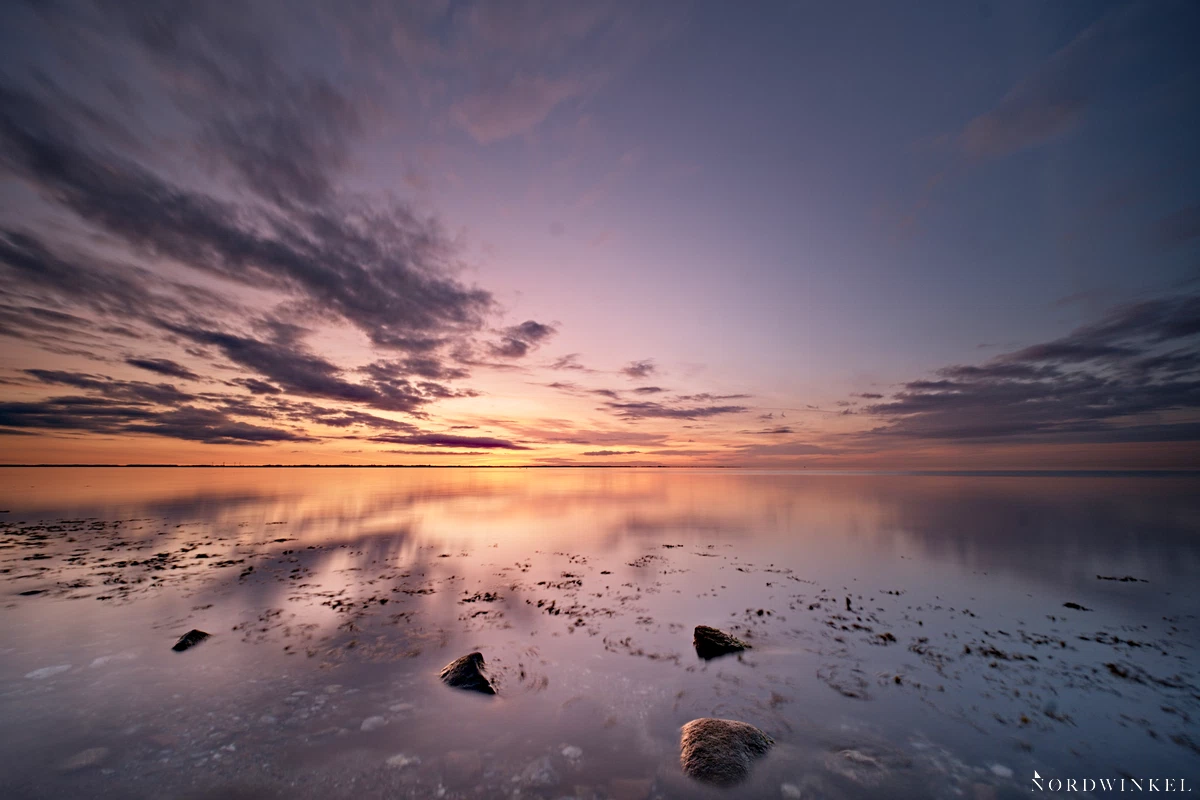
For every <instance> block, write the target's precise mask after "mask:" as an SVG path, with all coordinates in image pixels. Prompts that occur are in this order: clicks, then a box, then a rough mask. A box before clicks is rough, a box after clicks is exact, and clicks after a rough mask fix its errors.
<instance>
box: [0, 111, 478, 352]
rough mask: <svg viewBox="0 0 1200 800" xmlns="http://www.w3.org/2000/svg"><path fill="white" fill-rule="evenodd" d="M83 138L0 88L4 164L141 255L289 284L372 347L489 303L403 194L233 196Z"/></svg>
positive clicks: (446, 326) (474, 324) (418, 347)
mask: <svg viewBox="0 0 1200 800" xmlns="http://www.w3.org/2000/svg"><path fill="white" fill-rule="evenodd" d="M83 141H85V137H84V136H82V135H81V134H80V133H79V132H78V131H76V130H75V128H74V126H73V125H72V124H71V122H70V121H69V120H67V119H65V118H63V116H62V115H61V114H60V113H58V112H57V111H56V110H53V109H51V108H50V107H49V106H48V105H46V104H45V103H44V102H43V101H42V100H41V99H39V98H37V97H35V96H34V95H33V94H31V93H29V92H24V91H20V90H14V89H12V88H9V87H3V88H0V151H3V152H4V153H5V156H4V161H3V163H4V165H5V166H6V167H7V168H8V169H9V170H10V171H12V172H14V173H16V174H18V175H20V176H21V177H23V178H24V179H25V180H27V181H29V182H31V183H32V184H33V185H35V186H36V187H37V188H39V189H40V190H41V191H42V192H44V193H45V194H46V195H47V196H49V197H53V198H54V199H55V201H56V202H57V203H59V204H60V205H61V206H63V207H65V208H67V209H69V210H70V211H72V212H73V213H74V214H75V215H77V216H78V217H79V218H80V219H81V220H82V221H84V222H87V223H89V224H91V225H94V226H96V227H97V228H99V229H101V230H103V231H105V232H106V233H108V234H109V235H111V236H114V237H117V238H118V239H120V240H122V241H124V242H125V244H126V245H127V246H129V247H131V248H133V249H134V250H135V251H137V252H139V253H141V254H143V255H146V256H150V257H157V258H169V259H175V260H177V261H179V262H181V263H184V264H186V265H187V266H188V267H191V268H192V269H195V270H199V271H201V272H204V273H208V274H211V275H215V276H218V277H221V278H224V279H227V280H230V281H233V282H235V283H240V284H243V285H246V286H249V287H253V288H258V289H268V290H274V291H279V292H283V293H286V294H290V295H293V296H294V297H297V298H298V299H300V300H302V301H305V302H308V303H311V304H313V305H314V306H315V307H316V308H319V309H321V310H322V311H323V312H325V313H331V314H335V315H337V316H338V317H340V318H342V319H344V320H345V321H346V322H348V323H350V324H352V325H355V326H357V327H359V328H360V329H362V330H363V331H364V332H365V333H366V334H367V335H368V337H369V338H370V339H371V341H372V342H373V343H374V344H376V345H377V346H380V347H394V348H400V349H408V350H414V351H422V350H428V349H430V348H432V347H436V346H437V344H438V343H439V341H440V340H441V339H440V337H443V336H445V335H447V334H453V333H456V332H457V333H460V334H461V333H463V332H467V331H471V330H475V329H478V328H479V327H480V326H481V325H482V321H483V317H484V315H485V314H487V313H490V312H491V311H492V310H493V305H494V304H493V300H492V298H491V295H490V294H489V293H487V292H485V291H483V290H481V289H475V288H470V287H467V286H464V285H462V284H461V283H459V282H458V281H457V280H455V279H454V278H452V277H449V275H448V271H449V269H450V267H451V264H452V262H453V259H454V253H455V249H454V245H453V244H452V243H451V241H450V240H449V239H448V238H447V237H446V236H445V235H444V233H443V232H442V231H441V228H440V226H439V225H438V224H437V223H436V222H433V221H431V220H425V219H421V218H420V217H418V216H417V215H416V214H415V213H414V212H412V211H411V210H410V209H409V208H407V207H406V206H404V205H402V204H398V203H388V202H378V201H376V202H371V203H368V202H366V201H361V200H359V201H356V200H352V199H346V200H344V201H343V200H339V202H338V203H337V204H333V203H330V204H327V205H325V206H322V207H320V208H305V209H278V208H276V209H272V208H266V207H251V206H245V205H237V204H235V203H234V202H232V201H225V200H221V199H217V198H216V197H214V196H212V195H209V194H205V193H203V192H201V191H199V190H196V189H189V188H185V187H183V186H181V185H178V184H175V183H172V182H170V181H168V180H166V179H164V178H162V177H161V176H159V175H158V174H156V173H154V172H152V171H150V170H149V169H147V168H146V167H144V166H142V165H139V164H137V163H135V162H133V161H131V160H129V159H128V158H125V157H122V156H120V155H118V154H117V153H115V152H111V151H109V152H104V151H101V150H99V149H97V146H96V144H95V143H89V144H88V145H84V144H82V142H83ZM9 239H10V245H17V246H20V245H22V244H27V243H26V242H24V241H21V240H17V241H14V240H13V239H12V236H11V235H10V237H9Z"/></svg>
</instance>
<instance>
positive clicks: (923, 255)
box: [0, 0, 1200, 469]
mask: <svg viewBox="0 0 1200 800" xmlns="http://www.w3.org/2000/svg"><path fill="white" fill-rule="evenodd" d="M1197 30H1200V5H1197V4H1195V3H1192V2H1187V0H1181V1H1180V2H1171V0H1162V1H1161V2H1145V3H1102V2H1095V1H1094V0H1086V1H1082V0H1081V1H1080V2H1071V1H1070V0H1060V1H1057V2H1053V3H1046V2H1032V1H1030V2H1026V1H1025V0H1013V1H1012V2H941V3H938V2H929V3H920V4H909V3H889V2H872V3H865V2H846V3H817V2H789V3H745V4H735V3H723V2H699V1H698V2H653V1H652V2H639V3H633V2H618V3H607V2H588V3H562V2H554V1H553V0H547V1H546V2H537V1H535V0H512V1H511V2H494V3H493V2H456V1H451V0H427V1H425V2H414V3H403V2H378V1H376V0H355V2H353V3H335V2H313V1H312V0H257V1H256V2H251V3H246V4H240V3H239V4H236V5H235V4H227V3H223V2H211V3H194V2H176V1H175V0H167V1H165V2H156V3H152V4H151V3H142V2H133V1H132V0H96V1H95V2H84V1H83V0H80V1H79V2H73V1H72V0H45V1H44V2H33V0H28V1H26V2H10V3H5V4H3V5H2V7H0V444H2V449H0V463H113V464H124V463H163V464H170V463H182V464H396V465H412V464H442V465H543V466H552V465H588V466H613V465H647V466H649V465H668V466H714V465H720V466H748V467H772V468H815V469H831V468H850V469H876V468H878V469H1038V468H1044V469H1089V468H1094V469H1167V468H1200V148H1198V147H1197V146H1196V142H1197V141H1200V51H1198V50H1197V49H1196V48H1195V47H1194V46H1192V45H1193V44H1194V39H1195V33H1196V31H1197Z"/></svg>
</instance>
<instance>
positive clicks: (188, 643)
mask: <svg viewBox="0 0 1200 800" xmlns="http://www.w3.org/2000/svg"><path fill="white" fill-rule="evenodd" d="M208 637H209V634H207V633H205V632H204V631H202V630H198V629H195V628H193V629H192V630H190V631H188V632H187V633H185V634H184V635H183V636H180V637H179V641H178V642H176V643H175V645H174V646H173V647H172V648H171V649H172V650H174V651H175V652H176V653H182V652H183V651H184V650H189V649H191V648H193V647H195V646H196V645H198V644H200V643H201V642H203V641H204V640H205V639H207V638H208Z"/></svg>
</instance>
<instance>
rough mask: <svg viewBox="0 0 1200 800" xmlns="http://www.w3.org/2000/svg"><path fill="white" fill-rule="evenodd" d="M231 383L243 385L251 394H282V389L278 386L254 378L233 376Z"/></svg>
mask: <svg viewBox="0 0 1200 800" xmlns="http://www.w3.org/2000/svg"><path fill="white" fill-rule="evenodd" d="M232 383H235V384H237V385H239V386H244V387H245V388H246V389H249V390H250V393H251V394H283V390H282V389H280V388H279V387H278V386H272V385H271V384H269V383H267V382H265V381H260V380H257V379H256V378H234V379H233V381H232Z"/></svg>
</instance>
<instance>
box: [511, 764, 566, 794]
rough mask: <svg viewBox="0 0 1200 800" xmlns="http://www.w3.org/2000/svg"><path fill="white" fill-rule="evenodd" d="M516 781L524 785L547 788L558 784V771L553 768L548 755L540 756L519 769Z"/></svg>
mask: <svg viewBox="0 0 1200 800" xmlns="http://www.w3.org/2000/svg"><path fill="white" fill-rule="evenodd" d="M518 782H519V783H520V784H521V785H522V786H525V787H532V788H537V789H548V788H550V787H552V786H557V785H558V782H559V777H558V771H557V770H555V769H554V763H553V762H552V761H551V760H550V756H542V757H541V758H539V759H537V760H536V761H533V762H531V763H530V764H528V765H527V766H526V767H525V769H523V770H521V774H520V776H519V777H518Z"/></svg>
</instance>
